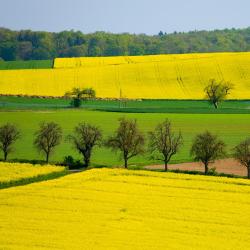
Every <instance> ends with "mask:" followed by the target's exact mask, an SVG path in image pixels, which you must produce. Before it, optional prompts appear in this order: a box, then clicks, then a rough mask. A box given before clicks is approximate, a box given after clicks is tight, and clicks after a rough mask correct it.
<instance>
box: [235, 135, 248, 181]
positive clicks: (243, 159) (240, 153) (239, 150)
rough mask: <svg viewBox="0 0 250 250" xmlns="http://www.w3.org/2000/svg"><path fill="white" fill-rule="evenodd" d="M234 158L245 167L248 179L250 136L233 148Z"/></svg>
mask: <svg viewBox="0 0 250 250" xmlns="http://www.w3.org/2000/svg"><path fill="white" fill-rule="evenodd" d="M234 158H235V159H236V160H238V161H239V162H240V164H242V165H243V166H245V167H246V168H247V177H248V179H250V138H247V139H246V140H244V141H243V142H241V143H240V144H239V145H237V146H236V147H235V148H234Z"/></svg>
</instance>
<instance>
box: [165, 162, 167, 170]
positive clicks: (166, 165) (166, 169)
mask: <svg viewBox="0 0 250 250" xmlns="http://www.w3.org/2000/svg"><path fill="white" fill-rule="evenodd" d="M165 171H168V162H167V161H165Z"/></svg>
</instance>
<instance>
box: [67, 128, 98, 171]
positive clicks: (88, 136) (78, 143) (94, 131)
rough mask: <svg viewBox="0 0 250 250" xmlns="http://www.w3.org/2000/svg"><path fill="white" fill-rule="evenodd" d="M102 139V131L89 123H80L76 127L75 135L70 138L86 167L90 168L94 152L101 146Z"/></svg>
mask: <svg viewBox="0 0 250 250" xmlns="http://www.w3.org/2000/svg"><path fill="white" fill-rule="evenodd" d="M101 139H102V132H101V130H100V129H99V128H98V127H96V126H92V125H90V124H87V123H80V124H78V125H77V126H76V127H75V130H74V134H72V135H69V136H68V140H69V141H71V142H72V143H73V146H74V148H75V149H76V150H77V151H78V152H79V153H80V154H82V155H83V161H84V166H85V167H88V166H89V164H90V160H91V155H92V151H93V149H94V147H95V146H98V145H100V143H101Z"/></svg>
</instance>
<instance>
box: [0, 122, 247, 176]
mask: <svg viewBox="0 0 250 250" xmlns="http://www.w3.org/2000/svg"><path fill="white" fill-rule="evenodd" d="M19 138H20V131H19V130H18V129H17V128H16V127H15V126H14V125H12V124H9V123H7V124H5V125H3V126H2V127H0V149H1V150H2V152H3V155H4V160H5V161H6V160H7V156H8V154H9V153H10V152H11V151H12V150H13V144H14V143H15V142H16V141H17V140H18V139H19ZM61 140H62V129H61V127H60V126H59V125H58V124H56V123H54V122H49V123H42V124H40V128H39V130H38V131H37V132H36V133H35V139H34V146H35V147H36V148H37V149H38V151H41V152H43V153H44V154H45V156H46V162H47V163H48V162H49V157H50V155H51V153H52V152H53V151H54V150H55V148H56V147H57V146H58V145H59V144H60V143H61ZM67 140H68V141H70V142H71V143H72V145H73V146H74V148H75V149H76V150H77V151H78V152H79V153H80V154H81V155H82V157H83V161H84V165H85V167H88V166H89V164H90V161H91V156H92V152H93V148H94V147H96V146H105V147H107V148H110V149H112V150H114V151H120V153H121V157H122V158H123V160H124V166H125V168H127V167H128V161H129V159H131V158H133V157H135V156H137V155H139V154H143V153H144V152H145V141H146V139H145V136H144V135H143V133H142V132H141V131H140V129H139V128H138V124H137V122H136V120H128V119H125V118H120V119H119V126H118V128H117V130H116V131H115V132H114V133H113V135H111V136H110V137H108V138H106V139H103V137H102V132H101V130H100V129H99V128H98V127H96V126H93V125H91V124H88V123H80V124H78V125H77V126H76V127H75V129H74V132H73V133H72V134H71V135H68V136H67ZM148 141H149V143H148V148H149V149H148V151H149V152H150V154H151V156H152V157H153V158H154V159H156V160H160V161H162V162H164V164H165V170H166V171H167V170H168V163H169V162H170V160H171V158H172V157H173V156H174V155H176V154H177V153H178V152H179V150H180V148H181V147H182V145H183V137H182V135H181V132H179V133H174V132H173V129H172V125H171V122H170V121H169V120H168V119H166V120H165V121H164V122H162V123H160V124H158V125H157V126H156V127H155V129H154V130H153V131H150V132H149V133H148ZM225 148H226V145H225V143H224V142H223V141H222V140H221V139H219V138H218V137H217V136H216V135H213V134H211V133H210V132H208V131H206V132H204V133H201V134H198V135H197V136H196V137H195V138H194V141H193V144H192V147H191V150H190V154H191V155H192V156H193V157H194V159H195V160H196V161H201V162H202V163H203V164H204V168H205V174H208V172H209V164H210V163H212V162H213V161H214V160H216V159H219V158H221V157H225V156H226V150H225ZM233 155H234V157H235V159H237V160H238V161H239V162H240V163H241V164H242V165H243V166H245V167H246V168H247V171H248V178H250V138H247V139H246V140H244V141H242V142H241V143H240V144H238V145H237V146H236V147H235V148H234V149H233Z"/></svg>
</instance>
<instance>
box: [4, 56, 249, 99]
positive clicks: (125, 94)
mask: <svg viewBox="0 0 250 250" xmlns="http://www.w3.org/2000/svg"><path fill="white" fill-rule="evenodd" d="M212 78H214V79H216V80H218V81H219V80H225V81H231V82H232V84H233V85H234V87H235V88H234V90H233V91H232V93H231V95H230V96H229V98H231V99H249V98H250V53H249V52H243V53H202V54H180V55H154V56H122V57H96V58H88V57H85V58H57V59H55V63H54V69H37V70H11V71H10V70H1V71H0V94H15V95H16V94H24V95H41V96H63V95H64V94H65V92H67V91H69V90H71V89H72V88H73V87H93V88H94V89H95V90H96V93H97V97H101V98H120V97H122V98H131V99H133V98H149V99H203V98H204V92H203V90H204V87H205V86H206V85H207V84H208V81H209V79H212Z"/></svg>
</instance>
